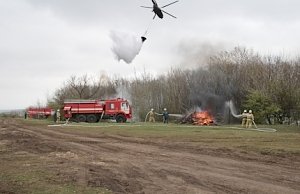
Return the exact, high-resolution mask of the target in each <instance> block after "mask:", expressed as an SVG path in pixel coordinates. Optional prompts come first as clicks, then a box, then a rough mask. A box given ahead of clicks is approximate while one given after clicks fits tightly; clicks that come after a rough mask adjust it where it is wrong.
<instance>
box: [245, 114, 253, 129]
mask: <svg viewBox="0 0 300 194" xmlns="http://www.w3.org/2000/svg"><path fill="white" fill-rule="evenodd" d="M253 121H254V115H253V114H252V110H249V113H248V114H247V122H246V128H251V127H252V123H253Z"/></svg>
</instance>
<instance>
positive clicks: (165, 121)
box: [162, 108, 169, 124]
mask: <svg viewBox="0 0 300 194" xmlns="http://www.w3.org/2000/svg"><path fill="white" fill-rule="evenodd" d="M162 115H163V122H164V123H167V124H168V123H169V113H168V111H167V109H166V108H164V112H163V114H162Z"/></svg>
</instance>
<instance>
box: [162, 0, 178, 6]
mask: <svg viewBox="0 0 300 194" xmlns="http://www.w3.org/2000/svg"><path fill="white" fill-rule="evenodd" d="M177 2H179V1H174V2H172V3H169V4H167V5H164V6H162V7H161V8H165V7H168V6H170V5H172V4H174V3H177Z"/></svg>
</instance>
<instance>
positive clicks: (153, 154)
mask: <svg viewBox="0 0 300 194" xmlns="http://www.w3.org/2000/svg"><path fill="white" fill-rule="evenodd" d="M0 144H5V145H7V147H10V148H11V150H12V151H15V152H16V151H18V152H20V151H22V152H23V153H28V154H35V155H38V156H39V157H40V158H42V159H43V160H44V161H46V162H45V163H43V164H41V165H43V168H45V169H47V170H49V169H50V170H51V169H52V170H56V171H57V172H58V173H57V178H58V179H62V180H64V181H65V180H67V181H73V182H74V183H75V184H78V185H81V186H89V187H104V188H107V189H109V190H111V191H112V192H113V193H180V194H181V193H268V194H270V193H300V159H299V157H295V156H293V157H290V158H289V157H281V158H278V157H276V156H263V155H259V154H257V153H242V152H235V151H234V150H230V149H225V148H224V149H220V148H213V147H209V148H208V147H198V146H196V144H194V143H193V142H170V141H167V140H166V141H164V140H163V139H154V138H135V137H125V136H119V135H112V134H106V133H102V132H101V130H99V133H97V134H89V133H86V134H84V135H83V134H82V133H80V134H79V133H76V132H75V131H74V132H72V131H70V130H65V129H64V128H62V127H47V126H44V127H41V126H29V125H23V124H21V123H20V122H19V121H17V120H13V119H1V120H0ZM197 145H198V144H197ZM0 156H1V152H0ZM49 164H51V165H49ZM7 187H8V186H7ZM0 191H1V189H0Z"/></svg>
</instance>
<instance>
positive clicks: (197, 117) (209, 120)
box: [192, 111, 214, 125]
mask: <svg viewBox="0 0 300 194" xmlns="http://www.w3.org/2000/svg"><path fill="white" fill-rule="evenodd" d="M192 120H193V124H194V125H212V124H213V123H214V119H213V117H212V116H211V114H210V113H209V112H207V111H202V112H194V114H193V115H192Z"/></svg>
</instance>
